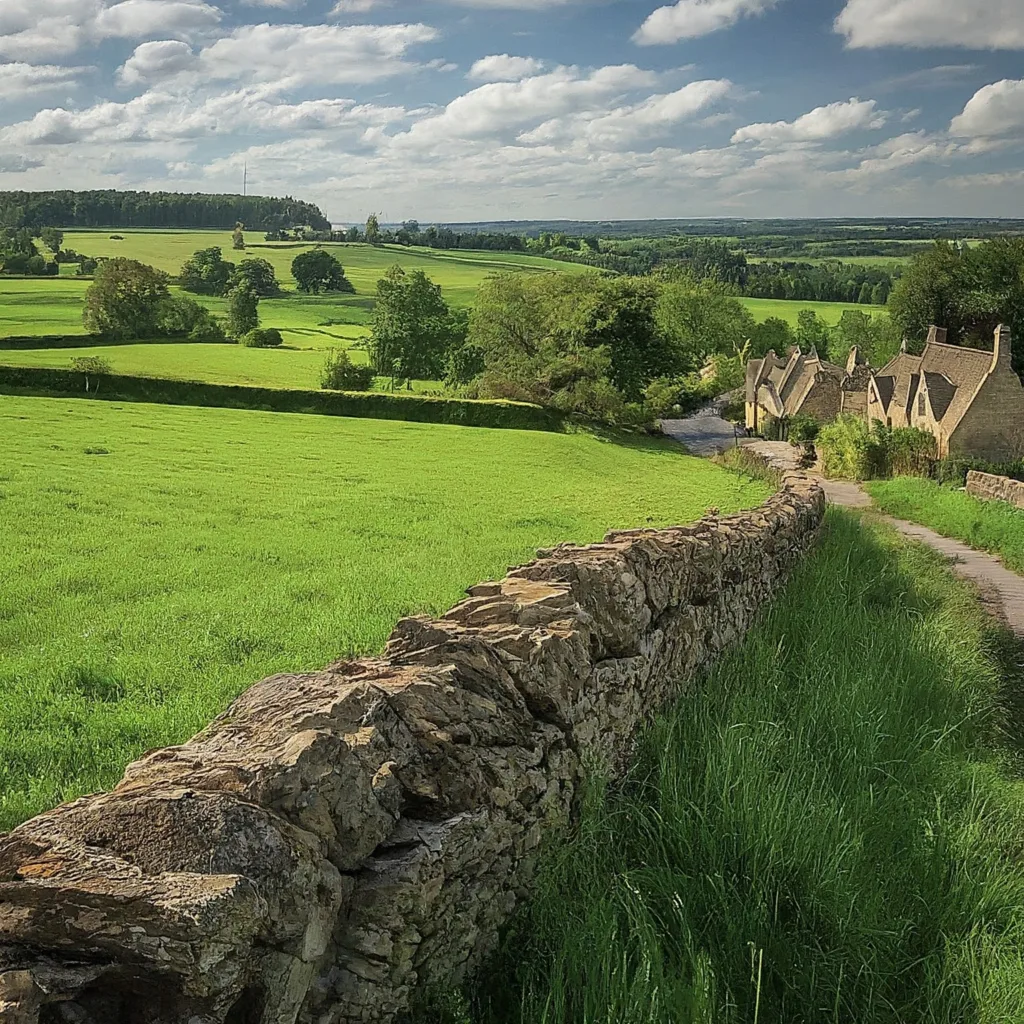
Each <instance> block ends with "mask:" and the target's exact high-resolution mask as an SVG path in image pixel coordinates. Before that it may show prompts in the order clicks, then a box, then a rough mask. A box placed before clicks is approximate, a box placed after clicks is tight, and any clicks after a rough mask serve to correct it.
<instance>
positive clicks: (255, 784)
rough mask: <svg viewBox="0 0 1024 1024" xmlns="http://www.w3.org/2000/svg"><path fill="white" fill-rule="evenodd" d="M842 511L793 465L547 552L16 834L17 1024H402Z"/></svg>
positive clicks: (11, 934) (1, 999)
mask: <svg viewBox="0 0 1024 1024" xmlns="http://www.w3.org/2000/svg"><path fill="white" fill-rule="evenodd" d="M823 512H824V498H823V496H822V493H821V491H820V489H819V488H818V487H817V486H816V485H815V484H813V483H812V482H811V481H809V480H808V479H806V478H803V477H801V476H799V475H793V476H790V477H788V478H787V480H786V485H785V487H784V488H783V489H782V490H781V491H780V492H779V493H778V494H776V495H775V496H774V497H772V498H771V499H770V500H769V501H768V502H766V504H765V505H764V506H762V507H761V508H760V509H757V510H755V511H753V512H749V513H743V514H740V515H736V516H730V517H725V518H719V517H717V516H715V517H710V518H708V519H705V520H703V521H702V522H700V523H697V524H694V525H692V526H686V527H679V528H675V529H669V530H657V531H655V530H639V531H629V532H622V533H615V534H611V535H609V536H608V537H607V538H606V540H605V542H604V543H602V544H595V545H591V546H589V547H582V548H580V547H572V546H563V547H559V548H556V549H553V550H551V551H545V552H541V555H540V557H539V558H538V560H537V561H535V562H533V563H531V564H530V565H527V566H523V567H522V568H519V569H516V570H513V571H512V572H511V573H510V574H509V576H508V577H507V578H506V579H504V580H502V581H500V582H497V583H484V584H480V585H479V586H476V587H473V588H472V589H471V590H470V592H469V596H468V598H467V599H466V600H465V601H463V602H462V603H461V604H459V605H457V606H456V607H455V608H453V609H452V610H451V611H450V612H448V614H447V615H445V616H444V617H443V618H442V619H440V620H437V621H429V620H426V619H421V618H413V619H406V620H403V621H402V622H400V623H399V624H398V626H397V627H396V628H395V631H394V634H393V635H392V638H391V640H390V642H389V644H388V646H387V649H386V651H385V653H384V656H383V657H382V658H380V659H372V660H366V661H360V662H352V663H346V662H343V663H339V664H336V665H332V666H330V667H329V668H327V669H325V670H324V671H322V672H316V673H309V674H305V675H297V676H279V677H275V678H273V679H268V680H266V681H264V682H262V683H259V684H257V685H256V686H254V687H253V688H252V689H250V690H249V691H248V692H247V693H245V694H243V695H242V696H241V697H240V698H239V699H238V700H237V701H235V703H234V704H233V705H232V706H231V708H229V709H228V711H227V712H225V714H223V715H222V716H220V717H219V718H218V719H217V720H216V721H214V722H213V723H212V724H211V725H210V726H209V727H208V728H207V729H205V730H204V731H203V732H201V733H200V734H199V735H198V736H196V737H195V738H193V739H192V740H191V741H189V742H188V743H186V744H184V745H183V746H180V747H174V748H170V749H167V750H161V751H156V752H154V753H151V754H149V755H147V756H146V757H144V758H142V759H141V760H140V761H137V762H136V763H135V764H133V765H131V766H130V767H129V769H128V770H127V772H126V773H125V777H124V779H123V780H122V782H121V783H120V784H119V785H118V786H117V787H116V788H115V790H114V791H113V792H111V793H108V794H101V795H97V796H92V797H87V798H84V799H82V800H78V801H76V802H74V803H72V804H69V805H67V806H65V807H62V808H58V809H57V810H55V811H52V812H50V813H48V814H44V815H42V816H40V817H39V818H36V819H34V820H33V821H30V822H27V823H26V824H25V825H23V826H21V827H20V828H18V829H16V830H15V831H14V832H12V833H10V834H8V835H6V836H2V837H0V1021H3V1022H5V1024H7V1022H10V1024H48V1022H51V1021H75V1022H78V1024H257V1022H258V1024H295V1022H297V1021H301V1022H302V1024H352V1022H361V1021H365V1022H381V1021H389V1020H393V1019H394V1018H395V1017H396V1016H397V1015H398V1014H399V1013H401V1012H402V1011H403V1010H404V1009H405V1008H407V1007H408V1005H409V1003H410V1000H411V999H412V998H413V996H414V994H415V993H416V992H417V991H418V990H422V989H423V988H424V987H425V986H428V985H431V984H434V983H440V984H448V983H451V982H453V981H458V980H460V979H461V978H463V977H464V976H466V974H467V972H470V971H472V970H473V969H474V968H476V967H477V966H478V965H479V964H480V963H481V962H482V961H483V960H484V958H485V957H486V956H487V955H488V954H489V953H490V952H491V951H492V950H493V949H494V947H495V944H496V942H497V937H498V933H499V930H500V928H501V926H502V924H503V923H504V922H505V921H507V919H508V917H509V915H510V914H511V912H512V911H513V909H514V907H515V904H516V902H517V901H518V900H519V899H520V898H522V896H523V895H524V894H526V893H527V892H528V889H529V884H530V879H531V877H532V874H533V870H534V865H535V861H536V857H537V851H538V847H539V845H540V842H541V838H542V835H543V834H544V832H545V830H547V829H550V828H555V827H558V825H559V824H560V823H563V822H565V821H566V820H567V819H568V818H569V816H570V815H571V814H572V810H573V800H574V794H575V793H576V791H577V788H578V785H579V783H580V781H581V776H582V771H583V767H582V766H583V765H584V764H590V763H592V762H593V761H594V760H595V759H602V760H603V761H604V762H605V763H606V764H608V765H609V766H611V767H612V768H615V767H617V766H619V765H621V764H623V763H624V762H625V761H626V760H627V759H628V756H629V754H630V750H631V745H632V742H633V739H634V736H635V734H636V731H637V728H638V726H639V725H640V724H641V723H642V721H643V720H644V719H645V718H646V717H647V716H648V715H650V714H651V713H652V712H653V711H654V710H655V709H656V708H657V707H658V706H659V705H660V704H662V703H663V702H664V701H666V700H667V699H669V698H671V697H673V696H675V695H678V694H679V693H681V692H684V690H685V686H686V683H687V682H688V680H690V679H692V678H693V677H694V675H695V674H696V673H697V672H698V671H699V670H700V669H701V668H703V667H704V666H706V665H708V664H709V663H710V662H711V661H712V660H713V659H714V658H715V657H716V655H718V654H719V653H720V652H721V651H722V650H724V649H725V648H726V647H728V646H729V645H730V644H732V643H734V642H736V641H737V640H738V639H739V638H740V637H742V636H743V634H744V633H745V631H746V630H747V629H748V628H749V626H750V625H751V623H752V621H753V619H754V617H755V616H756V614H757V612H758V609H759V608H760V607H761V606H762V605H763V603H764V602H765V600H766V599H768V598H769V597H770V596H771V595H772V593H773V592H774V591H775V590H776V589H777V588H778V587H779V585H780V583H781V581H782V580H783V579H784V577H785V574H786V572H787V571H788V569H789V568H790V567H791V566H792V565H793V564H794V563H795V561H796V560H797V559H798V558H799V557H800V555H801V554H802V553H803V552H804V551H805V550H806V549H807V548H808V547H809V545H810V544H811V543H812V542H813V540H814V538H815V536H816V534H817V531H818V527H819V526H820V523H821V520H822V516H823Z"/></svg>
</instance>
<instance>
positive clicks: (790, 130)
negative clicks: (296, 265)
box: [0, 0, 1024, 223]
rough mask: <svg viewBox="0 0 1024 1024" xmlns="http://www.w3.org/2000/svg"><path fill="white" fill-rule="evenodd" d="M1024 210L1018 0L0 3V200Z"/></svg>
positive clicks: (393, 212)
mask: <svg viewBox="0 0 1024 1024" xmlns="http://www.w3.org/2000/svg"><path fill="white" fill-rule="evenodd" d="M243 164H247V165H248V169H249V181H250V186H251V189H252V191H258V192H261V193H264V194H284V193H289V194H292V195H296V196H300V197H302V198H306V199H310V200H312V201H315V202H317V203H319V204H320V205H321V206H322V207H323V208H324V210H325V211H326V212H327V214H328V215H329V216H330V217H331V218H332V219H333V220H334V221H336V222H339V223H345V222H350V221H352V222H357V221H362V220H364V219H365V217H366V215H367V214H368V213H369V212H371V211H376V212H379V213H383V214H384V215H385V216H386V218H387V219H388V220H400V219H405V218H411V217H416V218H418V219H419V220H421V221H424V222H429V221H433V220H443V221H460V220H484V219H488V220H491V219H532V218H554V217H559V218H562V217H565V218H579V219H596V218H600V219H621V218H639V217H699V216H741V217H778V216H790V217H797V216H822V217H830V216H851V217H861V216H1016V217H1024V0H678V2H669V3H662V4H660V5H659V4H658V3H657V2H656V0H219V2H218V0H121V2H115V0H0V189H11V188H28V189H41V188H101V187H117V188H167V189H172V190H176V191H188V190H198V191H238V190H239V189H240V186H241V180H242V167H243Z"/></svg>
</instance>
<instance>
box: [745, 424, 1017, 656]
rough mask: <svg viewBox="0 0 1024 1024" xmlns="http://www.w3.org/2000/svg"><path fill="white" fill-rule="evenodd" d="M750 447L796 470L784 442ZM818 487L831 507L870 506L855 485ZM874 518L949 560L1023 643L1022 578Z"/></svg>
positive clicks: (959, 546) (916, 530)
mask: <svg viewBox="0 0 1024 1024" xmlns="http://www.w3.org/2000/svg"><path fill="white" fill-rule="evenodd" d="M750 447H751V448H752V449H753V450H754V451H756V452H757V453H758V454H759V455H761V456H762V457H764V458H765V459H767V460H768V461H769V463H770V464H771V465H773V466H775V467H776V468H777V469H780V470H783V471H786V470H790V469H796V468H797V461H798V459H799V450H798V449H796V448H793V447H792V446H791V445H790V444H788V443H787V442H785V441H753V442H750ZM821 484H822V487H823V488H824V489H825V495H826V497H827V498H828V500H829V501H830V502H831V503H832V504H833V505H842V506H844V507H846V508H871V506H872V501H871V497H870V495H868V494H867V493H866V492H865V491H864V490H863V488H861V487H860V486H858V485H857V484H855V483H850V482H849V481H846V480H826V479H824V478H822V480H821ZM878 518H879V519H880V520H882V522H885V523H888V524H889V525H890V526H892V527H894V528H895V529H897V530H899V532H900V533H902V534H903V535H904V536H906V537H909V538H910V539H911V540H916V541H920V542H921V543H922V544H927V545H928V546H929V547H931V548H934V549H935V550H936V551H938V552H939V554H942V555H945V556H946V557H947V558H948V559H949V560H950V563H951V568H952V570H953V572H955V573H956V574H957V575H958V576H961V577H963V578H964V579H968V580H970V581H971V582H972V583H974V584H976V585H977V586H978V587H979V589H980V590H981V594H982V600H983V601H984V603H985V605H986V607H988V608H989V609H990V610H991V611H993V612H994V613H995V614H996V615H998V616H999V617H1000V618H1001V619H1003V621H1004V622H1006V624H1007V625H1008V626H1009V627H1010V629H1012V630H1013V632H1014V633H1015V634H1016V635H1017V636H1018V637H1021V638H1022V639H1024V576H1018V575H1017V573H1015V572H1011V571H1010V570H1009V569H1007V568H1006V566H1005V565H1003V563H1002V562H1001V561H1000V560H999V559H998V558H996V557H995V556H994V555H988V554H985V552H983V551H976V550H975V549H974V548H971V547H968V546H967V545H966V544H963V543H961V542H960V541H958V540H952V539H951V538H949V537H943V536H942V535H941V534H939V533H936V532H935V531H934V530H930V529H928V527H927V526H919V525H918V524H917V523H908V522H904V520H902V519H894V518H893V517H892V516H885V515H881V514H879V516H878Z"/></svg>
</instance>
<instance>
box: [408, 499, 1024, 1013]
mask: <svg viewBox="0 0 1024 1024" xmlns="http://www.w3.org/2000/svg"><path fill="white" fill-rule="evenodd" d="M991 628H992V627H991V626H990V625H989V623H988V622H987V620H985V619H984V618H983V616H982V613H981V612H980V611H979V609H978V607H977V605H976V602H975V600H974V598H973V596H972V594H971V593H970V591H969V590H967V589H966V588H965V587H964V586H963V585H961V584H959V583H957V582H955V581H954V580H953V579H952V578H951V577H950V575H949V573H948V571H947V570H946V569H945V568H944V566H943V565H942V563H941V561H940V560H939V559H938V558H937V557H935V556H933V555H932V554H931V553H930V552H927V551H925V550H923V549H919V548H916V547H907V546H905V545H904V544H903V543H902V542H900V541H899V540H898V539H897V538H896V536H895V535H894V534H892V533H891V532H889V531H887V530H884V529H881V528H869V527H865V528H864V529H863V530H862V529H860V528H859V527H858V526H857V524H856V522H855V521H854V520H853V519H851V518H848V517H847V516H846V515H844V514H843V513H841V512H837V511H833V512H831V513H830V520H829V527H828V531H827V536H826V538H825V540H824V543H823V546H822V547H821V549H820V550H819V551H818V552H817V553H816V554H815V555H814V556H812V557H811V558H810V559H809V560H808V561H807V562H806V563H805V564H804V565H803V566H802V567H800V568H799V569H798V571H797V572H796V574H795V576H794V578H793V580H792V582H791V583H790V585H789V587H788V588H787V590H786V592H785V594H784V595H783V596H782V597H781V598H780V599H779V600H778V601H777V602H775V603H774V604H773V605H772V606H771V608H770V609H769V610H768V612H767V614H766V616H765V618H764V620H763V622H762V623H761V625H760V626H759V627H758V628H757V629H756V630H755V631H753V632H752V633H751V634H750V636H749V637H748V639H747V641H746V642H745V643H744V644H743V645H742V647H741V648H740V649H738V650H737V651H736V652H734V653H733V654H732V655H731V656H729V657H728V658H726V659H725V660H724V661H723V662H722V663H720V665H719V666H718V667H717V668H716V669H715V670H714V671H713V672H711V673H710V675H709V677H708V678H706V679H705V680H703V682H702V683H701V684H700V685H699V686H697V687H696V688H695V690H694V691H693V692H692V693H690V694H689V695H687V696H686V697H685V698H684V699H682V700H680V701H679V703H678V704H677V705H676V707H675V708H674V709H672V710H670V711H669V712H668V713H666V714H664V715H662V716H661V717H659V718H658V719H657V720H656V722H655V723H654V725H653V726H652V727H651V728H650V730H649V731H648V732H647V734H646V736H645V737H644V739H643V742H642V745H641V750H640V755H639V760H638V763H637V764H636V766H635V769H634V770H633V772H632V774H631V775H630V777H629V779H628V780H627V781H626V783H625V784H624V785H622V786H621V787H617V788H615V789H602V787H600V786H594V787H593V788H592V790H591V792H590V793H589V795H588V796H587V798H586V800H585V804H584V808H583V818H582V823H581V825H580V826H579V828H578V830H577V831H576V832H575V834H574V836H573V837H572V838H571V840H570V841H568V842H565V843H562V844H559V845H558V846H557V847H556V848H553V849H550V850H549V851H548V855H547V861H546V865H545V868H544V871H543V874H542V877H541V883H540V887H539V891H538V892H537V895H536V898H535V899H534V901H533V902H532V904H531V906H530V908H529V910H528V911H526V912H525V913H523V915H522V916H521V917H520V918H519V920H518V921H517V922H516V926H515V927H514V928H513V930H512V931H511V933H510V934H509V936H508V938H507V941H506V944H505V948H504V949H503V951H502V952H501V954H500V955H499V958H498V962H497V963H495V964H493V965H492V966H491V967H490V969H489V970H488V971H487V972H486V977H487V979H489V980H488V981H486V982H485V984H484V985H483V986H482V988H481V989H479V990H477V991H476V992H475V993H474V995H473V997H472V999H471V1000H469V1001H461V1002H460V1000H458V999H455V1000H453V1001H452V1005H450V1006H448V1007H446V1008H445V1009H443V1010H441V1011H438V1012H431V1013H427V1014H425V1015H424V1017H425V1018H426V1019H436V1018H437V1017H440V1018H442V1019H445V1020H449V1021H474V1022H478V1024H484V1022H486V1024H497V1022H499V1021H500V1022H502V1024H513V1022H514V1024H527V1022H529V1024H555V1022H558V1024H562V1022H570V1021H571V1022H573V1024H697V1022H700V1024H759V1022H760V1024H782V1022H785V1024H852V1022H856V1024H909V1022H915V1024H918V1022H927V1024H965V1022H974V1024H997V1022H998V1024H1011V1022H1015V1021H1020V1020H1021V1014H1022V1007H1024V956H1022V952H1021V951H1022V949H1024V863H1022V861H1021V858H1020V836H1021V832H1022V827H1024V785H1022V783H1021V782H1019V781H1017V775H1016V773H1015V772H1014V770H1013V768H1012V765H1011V764H1010V761H1009V756H1008V755H1007V754H1004V753H1001V752H1000V748H999V743H1000V742H1001V741H1000V739H999V737H1000V736H1001V735H1002V732H1001V731H1000V728H999V725H1000V718H1001V715H1000V712H999V687H1000V674H999V666H998V665H997V663H996V660H995V658H994V656H993V653H992V652H993V649H994V648H993V644H994V637H993V635H992V634H991V633H990V629H991Z"/></svg>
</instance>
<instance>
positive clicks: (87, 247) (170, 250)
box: [0, 230, 880, 347]
mask: <svg viewBox="0 0 1024 1024" xmlns="http://www.w3.org/2000/svg"><path fill="white" fill-rule="evenodd" d="M115 234H118V235H122V236H123V238H122V239H120V240H119V239H114V238H112V237H111V236H112V235H115ZM248 239H249V242H250V245H249V248H248V249H246V251H245V252H244V253H242V252H234V251H233V250H232V249H231V234H230V232H227V231H127V230H122V231H115V232H111V231H67V232H66V233H65V240H64V245H65V247H66V248H70V249H74V250H76V251H77V252H82V253H85V254H86V255H88V256H107V257H112V256H127V257H129V258H131V259H137V260H141V261H142V262H143V263H148V264H150V265H152V266H155V267H158V268H159V269H161V270H166V271H167V272H168V273H171V274H176V273H177V272H178V271H179V270H180V268H181V265H182V263H183V262H184V261H185V260H186V259H188V257H189V256H191V255H192V253H193V252H195V251H196V250H198V249H203V248H208V247H210V246H213V245H219V246H220V247H221V248H222V249H223V250H224V255H225V258H226V259H229V260H234V261H239V260H241V259H244V258H246V257H249V256H251V257H260V258H262V259H266V260H269V261H270V263H272V264H273V266H274V269H275V271H276V273H277V278H278V281H279V282H280V283H281V285H282V287H283V288H284V290H285V295H284V296H283V297H282V298H279V299H265V300H264V301H263V302H261V303H260V316H261V318H262V321H263V324H264V326H266V327H277V328H278V329H279V330H281V331H283V332H284V334H285V340H286V341H287V342H288V344H291V345H295V346H296V347H310V346H311V345H321V346H323V345H330V344H335V343H337V342H339V341H340V342H342V343H351V342H352V341H355V340H358V339H359V338H362V337H365V335H366V325H367V323H368V321H369V317H370V313H371V311H372V304H373V295H374V293H375V291H376V288H377V281H378V280H379V279H380V277H381V276H382V275H383V274H384V272H385V271H386V270H387V269H388V267H390V266H392V265H394V264H395V263H400V264H401V265H402V266H404V267H406V268H407V269H421V270H423V271H424V272H425V273H426V274H427V275H428V276H429V277H430V278H431V279H432V280H434V281H436V282H437V283H438V284H440V285H441V287H442V288H443V290H444V294H445V297H446V298H447V300H448V301H449V302H450V303H452V304H453V305H458V306H471V305H472V304H473V302H474V300H475V297H476V292H477V289H478V288H479V287H480V284H481V283H482V282H483V281H484V280H485V279H486V278H487V277H488V276H489V275H490V274H492V273H495V272H498V271H502V270H509V269H520V270H522V271H524V272H526V273H530V272H533V273H536V272H542V271H552V270H553V271H558V272H561V273H566V274H589V273H594V272H595V271H593V270H592V269H591V268H589V267H585V266H581V265H580V264H576V263H562V262H558V261H556V260H549V259H544V258H543V257H539V256H526V255H521V254H517V253H488V252H471V251H462V250H448V251H446V250H433V249H420V248H412V249H410V248H404V247H402V246H382V247H374V246H369V245H364V244H358V243H357V244H338V245H327V246H325V248H327V249H329V250H331V251H332V252H333V253H334V254H335V255H336V256H337V257H338V259H339V260H341V262H342V265H343V266H344V267H345V272H346V274H347V276H348V277H349V279H350V280H351V281H352V283H353V285H354V286H355V289H356V294H355V295H328V296H307V295H302V294H300V293H298V292H296V291H295V281H294V279H293V278H292V276H291V263H292V260H293V259H295V257H296V256H297V255H298V254H299V253H300V252H303V251H304V250H306V249H309V248H311V247H312V246H311V245H306V244H302V243H294V242H263V241H262V240H261V238H260V240H258V239H257V236H256V235H255V234H254V233H252V232H250V233H249V235H248ZM88 286H89V281H88V280H86V279H79V278H75V277H69V276H61V277H60V278H56V279H42V280H21V279H18V278H0V337H3V336H5V335H6V336H14V335H42V334H82V333H84V328H83V326H82V304H83V301H84V296H85V290H86V288H88ZM200 301H202V302H203V303H204V304H205V305H207V306H209V307H210V308H211V309H212V310H213V311H214V312H216V313H225V312H226V308H227V307H226V302H225V300H224V299H216V298H214V299H209V298H201V300H200ZM740 301H741V302H742V303H743V304H744V305H745V306H746V307H747V308H748V309H749V310H750V311H751V313H753V315H754V317H755V318H756V319H757V320H764V319H767V318H768V317H770V316H777V317H781V318H782V319H784V320H787V321H789V322H790V323H791V324H793V325H794V326H795V325H796V320H797V314H798V313H799V312H800V310H801V309H813V310H814V311H815V312H816V313H818V315H819V316H821V317H823V318H824V319H825V320H827V321H828V322H829V323H830V324H835V323H837V322H838V321H839V318H840V316H842V313H843V310H845V309H857V310H861V311H867V312H871V313H877V312H880V310H879V308H878V307H869V306H856V305H845V304H843V303H833V302H787V301H785V300H777V299H741V300H740Z"/></svg>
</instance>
